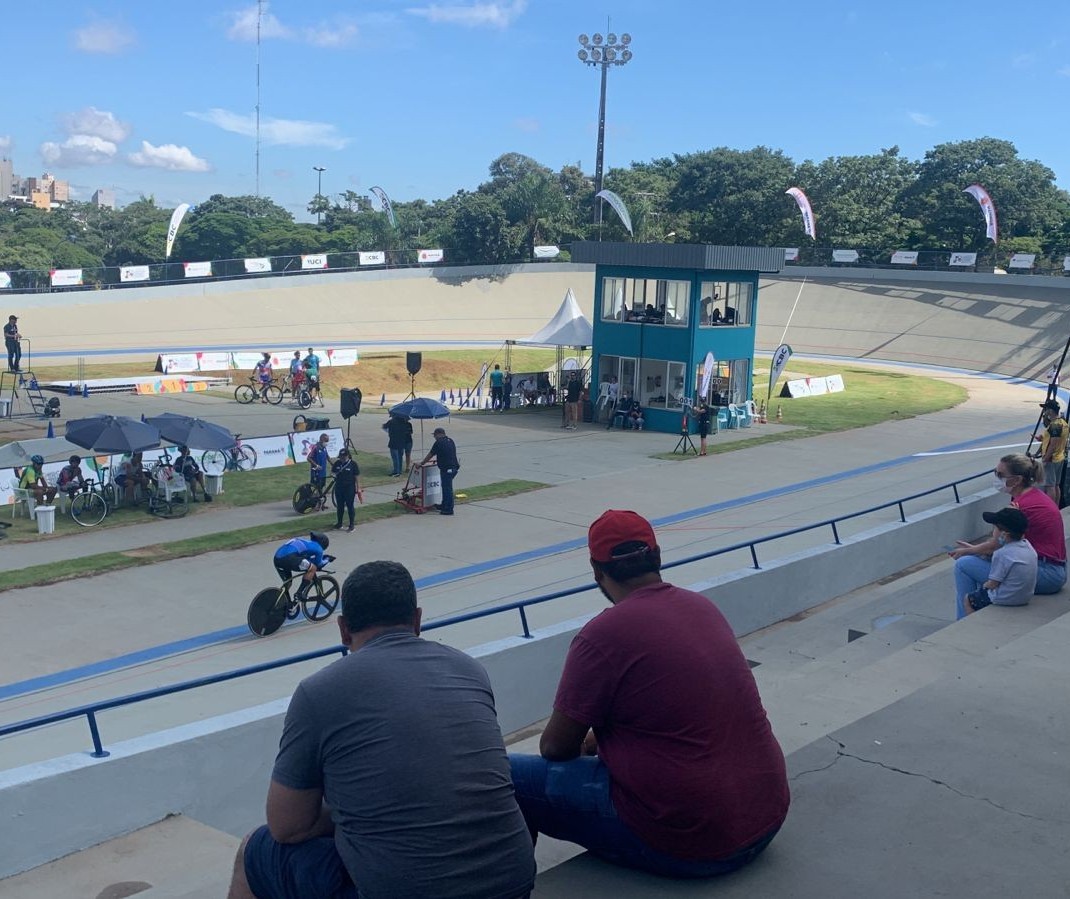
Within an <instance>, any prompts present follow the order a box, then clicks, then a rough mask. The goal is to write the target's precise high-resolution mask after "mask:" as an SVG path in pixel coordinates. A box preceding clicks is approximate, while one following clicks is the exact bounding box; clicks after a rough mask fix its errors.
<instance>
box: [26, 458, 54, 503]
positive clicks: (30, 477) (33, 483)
mask: <svg viewBox="0 0 1070 899" xmlns="http://www.w3.org/2000/svg"><path fill="white" fill-rule="evenodd" d="M44 464H45V457H44V456H31V457H30V464H29V465H27V466H26V467H25V468H24V469H22V477H20V478H19V489H20V490H28V491H29V492H30V493H31V494H32V495H33V498H34V500H35V501H36V502H38V503H41V504H44V505H49V506H50V505H52V501H53V500H54V499H55V498H56V488H55V487H50V486H49V484H48V481H46V480H45V475H44V470H43V469H44Z"/></svg>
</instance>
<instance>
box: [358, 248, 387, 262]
mask: <svg viewBox="0 0 1070 899" xmlns="http://www.w3.org/2000/svg"><path fill="white" fill-rule="evenodd" d="M357 255H358V256H359V257H360V264H361V265H386V253H385V252H383V251H382V250H373V251H371V252H368V253H364V252H361V253H358V254H357Z"/></svg>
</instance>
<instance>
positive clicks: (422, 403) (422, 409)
mask: <svg viewBox="0 0 1070 899" xmlns="http://www.w3.org/2000/svg"><path fill="white" fill-rule="evenodd" d="M390 414H391V415H400V416H401V417H402V418H415V419H418V420H419V422H420V451H421V452H423V448H424V421H426V420H428V419H432V418H448V417H449V414H450V408H449V406H447V405H445V404H444V403H440V402H439V401H438V400H433V399H429V398H428V397H425V396H418V397H415V398H414V399H411V400H405V401H404V402H403V403H398V404H397V405H396V406H391V407H390Z"/></svg>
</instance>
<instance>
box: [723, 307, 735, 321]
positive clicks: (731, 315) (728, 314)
mask: <svg viewBox="0 0 1070 899" xmlns="http://www.w3.org/2000/svg"><path fill="white" fill-rule="evenodd" d="M724 323H725V324H726V325H734V324H735V323H736V310H735V307H734V306H725V308H724Z"/></svg>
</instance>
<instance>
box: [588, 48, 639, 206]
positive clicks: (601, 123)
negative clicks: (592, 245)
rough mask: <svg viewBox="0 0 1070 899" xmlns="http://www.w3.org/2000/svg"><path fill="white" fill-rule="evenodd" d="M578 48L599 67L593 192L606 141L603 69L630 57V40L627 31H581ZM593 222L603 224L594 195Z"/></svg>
mask: <svg viewBox="0 0 1070 899" xmlns="http://www.w3.org/2000/svg"><path fill="white" fill-rule="evenodd" d="M579 40H580V46H581V47H582V48H583V49H581V50H580V51H579V52H578V53H577V54H576V55H577V56H578V57H579V60H580V62H582V63H583V64H584V65H588V66H598V67H599V68H600V69H601V70H602V90H601V93H600V94H599V97H598V151H597V153H596V154H595V168H594V192H595V194H596V195H597V194H598V193H600V192H601V190H602V159H603V155H604V151H605V142H606V73H607V72H608V71H609V67H610V66H622V65H624V64H625V63H626V62H628V60H630V59H631V58H632V51H631V50H629V49H628V45H629V44H630V43H631V42H632V36H631V35H630V34H622V35H621V36H620V40H619V41H618V39H617V35H615V34H613V32H609V33H608V34H607V35H606V36H605V37H602V35H600V34H595V35H592V36H591V37H588V36H587V35H586V34H581V35H580V38H579ZM594 223H595V224H596V225H600V224H602V200H601V199H599V198H598V197H597V196H596V198H595V204H594Z"/></svg>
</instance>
